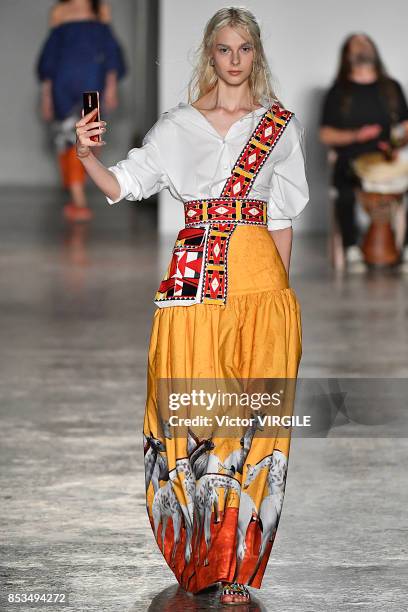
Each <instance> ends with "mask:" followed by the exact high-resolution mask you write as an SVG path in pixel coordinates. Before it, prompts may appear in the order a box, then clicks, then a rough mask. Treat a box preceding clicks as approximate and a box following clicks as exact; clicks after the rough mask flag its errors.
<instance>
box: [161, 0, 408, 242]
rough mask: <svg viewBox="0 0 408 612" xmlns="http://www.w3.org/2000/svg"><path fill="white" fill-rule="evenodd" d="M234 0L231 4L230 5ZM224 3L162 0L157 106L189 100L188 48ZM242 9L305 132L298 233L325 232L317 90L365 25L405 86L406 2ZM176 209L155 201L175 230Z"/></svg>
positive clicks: (325, 1)
mask: <svg viewBox="0 0 408 612" xmlns="http://www.w3.org/2000/svg"><path fill="white" fill-rule="evenodd" d="M231 4H233V3H231ZM226 5H227V3H226V2H219V1H217V0H206V2H196V1H191V0H163V1H162V2H161V23H160V30H161V38H160V69H159V79H160V81H159V85H160V87H159V90H160V109H161V110H162V111H163V110H166V109H167V108H169V107H171V106H174V105H175V104H177V103H178V102H179V101H180V100H184V101H187V90H186V86H187V82H188V78H189V75H190V70H191V64H190V63H189V58H191V53H192V51H193V50H194V49H195V48H196V47H197V46H198V44H199V42H200V40H201V37H202V31H203V28H204V25H205V23H206V21H207V20H208V18H209V17H210V16H211V15H212V14H213V13H214V12H215V11H216V10H217V9H219V8H221V7H222V6H226ZM237 5H238V6H246V7H247V8H249V9H250V10H252V11H253V12H254V13H255V15H256V16H257V18H258V20H259V22H260V24H261V28H262V31H263V40H264V45H265V50H266V53H267V57H268V59H269V62H270V65H271V68H272V72H273V73H274V74H275V75H276V77H278V79H277V85H278V87H277V91H278V94H279V95H280V96H281V99H282V100H283V102H284V103H285V105H286V106H287V107H288V108H290V109H291V110H294V111H295V112H296V114H297V116H298V117H299V119H300V120H301V121H302V122H303V123H304V125H305V126H306V128H307V131H308V138H307V146H308V174H309V182H310V187H311V194H312V198H311V203H310V204H309V206H308V207H307V208H306V210H305V211H304V213H303V214H302V216H301V217H300V218H299V219H298V220H297V221H296V222H295V225H294V227H295V229H296V230H302V231H303V230H305V231H310V230H312V231H314V230H317V231H319V230H321V229H324V227H325V226H326V223H327V213H328V206H327V187H326V185H327V182H326V181H327V173H326V169H325V153H324V150H323V148H322V147H321V146H320V145H319V144H318V143H317V139H316V128H317V122H318V116H319V112H320V106H319V103H320V98H321V95H322V91H323V90H324V89H325V88H326V87H327V86H328V85H329V84H330V82H331V81H332V79H333V77H334V72H335V68H336V65H337V58H338V51H339V46H340V44H341V43H342V41H343V39H344V38H345V36H346V35H347V34H349V33H351V32H353V31H356V30H363V31H365V32H367V33H368V34H369V35H371V36H372V37H373V38H374V40H375V41H376V42H377V44H378V46H379V49H380V52H381V53H382V55H383V57H384V59H385V63H386V65H387V67H388V69H389V71H390V73H391V74H392V75H393V76H394V77H395V78H398V79H399V80H400V81H401V84H402V85H403V87H404V88H405V89H406V88H407V86H408V36H407V23H408V2H407V0H391V2H388V3H384V2H382V1H380V0H342V1H341V2H335V1H334V0H307V1H305V2H302V1H301V0H284V2H273V1H272V2H271V1H269V0H254V1H247V2H245V3H241V2H238V3H237ZM182 225H183V217H182V206H181V205H180V204H179V203H175V202H174V200H172V198H171V196H169V195H168V194H167V193H165V194H163V195H162V196H161V198H160V229H161V231H162V232H164V233H168V232H170V233H174V232H175V231H176V229H177V228H179V227H182Z"/></svg>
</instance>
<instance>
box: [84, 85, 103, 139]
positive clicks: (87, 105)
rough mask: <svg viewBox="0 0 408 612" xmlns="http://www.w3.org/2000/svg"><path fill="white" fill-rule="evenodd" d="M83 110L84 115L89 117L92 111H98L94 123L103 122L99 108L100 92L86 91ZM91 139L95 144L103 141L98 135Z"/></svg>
mask: <svg viewBox="0 0 408 612" xmlns="http://www.w3.org/2000/svg"><path fill="white" fill-rule="evenodd" d="M83 108H84V115H87V114H88V113H90V112H91V111H93V110H95V109H98V112H97V114H96V116H95V118H94V119H93V120H92V121H100V120H101V114H100V107H99V91H84V93H83ZM90 138H91V140H93V141H94V142H101V140H102V139H101V135H100V134H96V135H95V136H90Z"/></svg>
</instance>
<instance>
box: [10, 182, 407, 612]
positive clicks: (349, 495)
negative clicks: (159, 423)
mask: <svg viewBox="0 0 408 612" xmlns="http://www.w3.org/2000/svg"><path fill="white" fill-rule="evenodd" d="M61 203H62V201H61V199H60V196H58V195H56V194H55V193H54V192H52V191H35V192H32V191H25V190H18V191H15V190H10V191H4V190H3V192H2V195H1V200H0V207H1V208H0V210H1V211H2V213H1V214H2V218H3V222H2V229H1V230H0V232H1V235H0V254H1V258H0V266H1V277H0V309H1V327H2V343H1V358H0V359H1V361H0V364H1V375H0V384H1V408H0V410H1V424H2V427H1V448H2V450H1V465H2V469H1V475H0V478H1V480H0V483H1V513H0V520H1V523H2V557H1V569H0V575H1V578H2V583H3V584H2V598H3V599H2V601H1V604H0V610H2V611H4V612H8V611H12V610H16V609H20V610H29V609H31V608H30V606H28V605H22V606H20V607H17V606H16V605H15V604H7V602H6V599H5V597H6V594H7V593H9V592H20V593H21V592H27V591H29V592H34V591H35V592H53V593H58V592H66V593H68V596H69V606H65V607H63V606H58V605H55V606H53V609H55V610H59V609H61V610H73V611H79V610H81V611H82V610H86V611H87V612H93V611H95V612H105V611H107V612H116V611H118V612H119V611H120V612H125V611H126V612H130V611H146V610H152V611H164V610H173V611H177V612H178V611H179V610H185V611H188V612H190V611H193V610H217V609H220V607H219V606H218V605H217V596H218V593H217V592H216V591H209V592H208V593H206V594H203V595H200V596H198V597H193V596H190V595H187V594H185V593H183V591H181V590H180V589H178V588H177V584H176V581H175V579H174V576H173V575H172V573H171V572H170V570H169V569H168V567H167V566H166V564H165V562H164V560H163V558H162V556H161V553H160V552H159V550H158V548H157V546H156V543H155V541H154V538H153V534H152V531H151V529H150V525H149V523H148V520H147V515H146V510H145V503H144V480H143V454H142V435H141V429H142V417H143V409H144V399H145V384H146V383H145V365H146V351H147V346H148V341H149V333H150V322H151V317H152V314H153V311H154V309H155V306H154V304H153V303H152V296H153V294H154V291H155V289H156V285H157V281H158V279H159V276H160V274H161V272H162V271H163V269H164V267H165V263H166V262H165V260H167V257H168V253H169V249H170V246H171V243H172V239H170V240H169V241H168V243H167V241H165V243H164V244H163V246H162V249H161V251H160V254H161V255H160V254H159V259H158V260H157V261H156V260H152V259H151V257H150V256H149V253H148V250H147V244H148V240H149V238H150V237H151V236H153V235H154V217H152V216H151V215H150V214H149V213H150V210H149V209H148V206H149V204H146V203H145V204H140V203H137V204H129V203H121V204H119V205H117V206H116V207H108V205H107V204H105V203H104V202H103V201H102V200H101V199H100V198H98V197H95V199H94V201H93V206H94V208H95V211H96V213H97V218H96V219H95V221H94V222H93V223H92V224H91V226H90V227H89V228H88V229H87V227H86V226H84V227H82V228H81V227H77V228H76V229H75V231H72V230H70V229H69V228H68V227H66V226H65V225H64V223H63V222H62V221H61V219H60V206H61ZM291 283H292V286H293V287H294V288H295V290H296V292H297V295H298V298H299V300H300V302H301V304H302V313H303V314H302V321H303V343H304V344H303V351H304V352H303V359H302V364H301V370H300V372H299V376H300V377H309V378H310V377H348V376H354V377H356V376H365V377H377V376H379V377H407V376H408V342H407V334H408V332H407V329H408V326H407V322H408V321H407V307H406V303H407V302H406V297H407V286H408V278H407V277H401V276H400V275H398V273H396V272H387V273H386V272H384V273H370V274H368V275H365V276H355V277H341V276H335V275H333V273H332V272H331V271H330V269H329V267H328V265H327V263H326V257H325V240H324V238H322V237H319V236H314V237H307V238H306V237H302V236H300V235H299V236H297V237H296V239H295V244H294V252H293V260H292V273H291ZM407 451H408V442H407V437H406V436H401V437H399V438H392V437H385V438H372V437H363V438H358V437H357V438H355V437H354V438H352V437H350V438H348V437H334V436H333V437H329V438H327V439H323V438H321V439H296V440H294V441H293V443H292V450H291V457H290V463H289V475H288V481H287V488H286V496H285V502H284V509H283V513H282V519H281V522H280V525H279V530H278V535H277V538H276V541H275V545H274V549H273V552H272V555H271V558H270V562H269V565H268V569H267V572H266V575H265V578H264V583H263V588H262V589H261V590H260V591H257V590H254V589H252V594H253V597H254V602H253V604H252V605H251V608H250V609H251V610H267V611H268V612H269V611H270V612H273V611H277V610H279V611H281V612H295V611H296V612H309V611H310V612H320V611H324V612H326V611H330V612H332V611H333V612H334V611H336V612H340V611H341V612H343V611H344V612H349V611H351V610H353V611H354V610H364V611H367V612H375V611H381V612H384V610H387V611H393V612H397V611H401V612H402V611H403V610H404V611H405V610H407V608H408V606H407V587H406V580H407V576H408V550H407V543H408V515H407V512H406V508H407V505H408V486H407V484H408V483H407V475H406V474H407ZM33 609H34V608H33ZM36 609H41V610H48V609H49V606H45V605H39V606H37V608H36ZM223 609H224V608H223ZM235 609H236V610H240V609H245V610H246V609H248V608H247V607H242V606H236V607H235Z"/></svg>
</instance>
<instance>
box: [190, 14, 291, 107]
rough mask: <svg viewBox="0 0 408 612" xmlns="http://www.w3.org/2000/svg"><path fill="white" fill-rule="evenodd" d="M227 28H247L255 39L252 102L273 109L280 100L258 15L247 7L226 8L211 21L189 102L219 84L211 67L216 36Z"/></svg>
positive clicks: (251, 82) (201, 45) (203, 42)
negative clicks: (274, 84) (277, 95)
mask: <svg viewBox="0 0 408 612" xmlns="http://www.w3.org/2000/svg"><path fill="white" fill-rule="evenodd" d="M225 26H231V27H233V28H238V27H241V28H244V29H245V30H246V31H247V32H248V34H249V35H250V37H251V39H252V44H253V46H254V52H255V53H254V61H253V65H252V73H251V75H250V77H249V86H250V92H251V96H252V102H253V103H254V102H256V103H261V104H264V105H266V106H270V105H271V104H273V103H279V104H280V101H279V100H278V98H277V97H276V94H275V92H274V90H273V88H272V75H271V71H270V68H269V65H268V61H267V59H266V57H265V52H264V48H263V45H262V40H261V31H260V28H259V25H258V22H257V20H256V18H255V16H254V15H253V14H252V13H251V11H249V10H248V9H246V8H244V7H235V6H230V7H225V8H221V9H219V10H218V11H217V12H216V13H215V14H214V15H213V16H212V17H211V19H210V20H209V21H208V22H207V24H206V26H205V30H204V36H203V40H202V42H201V44H200V46H199V48H198V49H197V52H196V55H197V60H196V64H195V67H194V69H193V73H192V75H191V79H190V81H189V84H188V102H189V103H190V104H191V103H192V102H195V101H196V100H198V99H199V98H201V97H202V96H204V95H205V94H206V93H208V92H209V91H211V90H212V89H213V88H214V87H215V85H216V84H217V81H218V77H217V73H216V72H215V69H214V67H213V66H212V65H211V64H210V59H211V58H210V54H211V50H212V45H213V42H214V38H215V34H216V32H217V31H218V30H220V29H221V28H223V27H225Z"/></svg>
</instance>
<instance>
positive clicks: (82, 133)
mask: <svg viewBox="0 0 408 612" xmlns="http://www.w3.org/2000/svg"><path fill="white" fill-rule="evenodd" d="M90 107H93V108H91V110H89V111H88V109H89V108H90ZM85 111H86V112H85ZM105 126H106V121H101V120H100V111H99V95H98V92H97V91H95V92H85V93H84V108H83V110H82V119H80V120H79V121H78V122H77V123H76V126H75V127H76V137H77V145H76V149H77V156H78V157H87V156H88V155H89V152H90V147H101V146H103V145H105V144H106V142H105V141H103V140H102V139H101V134H103V133H104V132H106V127H105Z"/></svg>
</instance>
